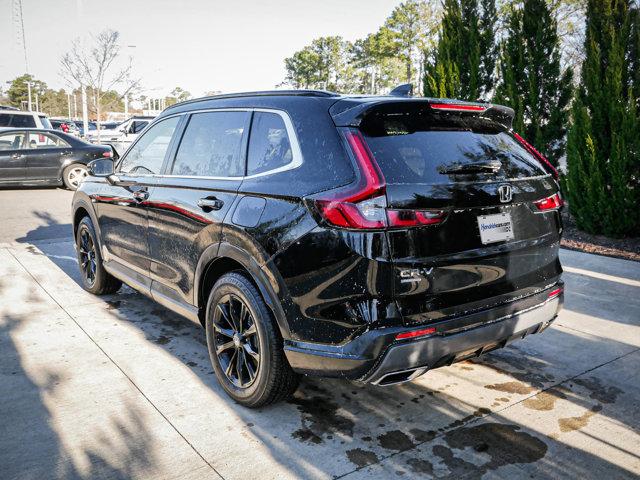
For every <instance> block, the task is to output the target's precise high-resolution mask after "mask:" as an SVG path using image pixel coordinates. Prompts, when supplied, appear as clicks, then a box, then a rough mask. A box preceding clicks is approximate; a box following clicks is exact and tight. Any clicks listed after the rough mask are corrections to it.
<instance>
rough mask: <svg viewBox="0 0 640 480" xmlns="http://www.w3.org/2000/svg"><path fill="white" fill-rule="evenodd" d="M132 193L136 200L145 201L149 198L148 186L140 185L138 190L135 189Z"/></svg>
mask: <svg viewBox="0 0 640 480" xmlns="http://www.w3.org/2000/svg"><path fill="white" fill-rule="evenodd" d="M131 195H132V196H133V198H134V200H135V201H136V202H143V201H145V200H146V199H147V198H149V190H148V189H147V187H140V188H138V189H137V190H134V191H133V192H132V193H131Z"/></svg>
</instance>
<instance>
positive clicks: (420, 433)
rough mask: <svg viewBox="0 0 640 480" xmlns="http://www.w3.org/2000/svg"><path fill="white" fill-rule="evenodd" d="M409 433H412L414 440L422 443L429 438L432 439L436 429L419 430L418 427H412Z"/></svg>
mask: <svg viewBox="0 0 640 480" xmlns="http://www.w3.org/2000/svg"><path fill="white" fill-rule="evenodd" d="M409 433H411V435H413V438H415V439H416V442H418V443H424V442H428V441H430V440H433V439H434V438H435V436H436V433H437V432H436V431H435V430H427V431H425V430H421V429H419V428H412V429H411V430H409Z"/></svg>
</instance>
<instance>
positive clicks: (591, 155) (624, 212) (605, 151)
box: [567, 0, 640, 236]
mask: <svg viewBox="0 0 640 480" xmlns="http://www.w3.org/2000/svg"><path fill="white" fill-rule="evenodd" d="M638 19H639V16H638V10H637V7H634V8H632V7H631V4H630V1H629V0H607V1H603V0H588V2H587V18H586V35H585V60H584V63H583V65H582V82H581V85H580V89H579V91H578V95H577V98H576V100H575V102H574V104H573V126H572V128H571V130H570V132H569V148H568V151H567V167H568V175H567V190H568V192H567V194H568V198H569V206H570V208H571V213H572V214H573V216H574V217H575V219H576V222H577V224H578V227H579V228H581V229H583V230H586V231H588V232H591V233H605V234H607V235H615V236H617V235H638V234H640V212H639V210H640V209H639V208H638V206H639V205H640V150H639V149H640V141H639V140H638V129H639V128H640V120H639V118H638V113H637V105H636V104H637V101H638V90H639V87H640V85H638V83H639V82H638V78H639V74H640V72H639V71H638V70H639V65H638V58H637V54H638V28H639V26H638Z"/></svg>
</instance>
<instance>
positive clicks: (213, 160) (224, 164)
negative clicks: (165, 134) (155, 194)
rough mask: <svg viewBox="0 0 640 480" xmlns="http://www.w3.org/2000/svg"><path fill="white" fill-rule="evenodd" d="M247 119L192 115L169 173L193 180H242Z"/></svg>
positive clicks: (231, 115) (219, 114) (232, 115)
mask: <svg viewBox="0 0 640 480" xmlns="http://www.w3.org/2000/svg"><path fill="white" fill-rule="evenodd" d="M248 115H249V114H248V113H247V112H207V113H196V114H193V115H192V116H191V119H190V120H189V124H188V125H187V128H186V130H185V132H184V135H183V137H182V141H181V142H180V147H179V148H178V153H177V154H176V159H175V162H174V164H173V168H172V170H171V173H172V174H173V175H185V176H196V177H239V176H242V175H243V174H244V161H243V159H242V136H243V134H244V131H245V126H246V124H247V119H248Z"/></svg>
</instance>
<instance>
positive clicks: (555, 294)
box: [547, 287, 564, 298]
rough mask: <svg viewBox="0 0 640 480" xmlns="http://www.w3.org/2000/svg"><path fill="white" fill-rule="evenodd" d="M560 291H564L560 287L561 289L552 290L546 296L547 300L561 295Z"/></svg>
mask: <svg viewBox="0 0 640 480" xmlns="http://www.w3.org/2000/svg"><path fill="white" fill-rule="evenodd" d="M562 290H564V289H563V288H562V287H561V288H556V289H555V290H552V291H550V292H549V294H548V295H547V298H555V297H557V296H558V295H560V294H561V293H562Z"/></svg>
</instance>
